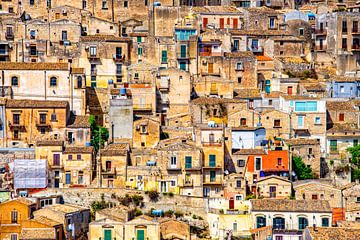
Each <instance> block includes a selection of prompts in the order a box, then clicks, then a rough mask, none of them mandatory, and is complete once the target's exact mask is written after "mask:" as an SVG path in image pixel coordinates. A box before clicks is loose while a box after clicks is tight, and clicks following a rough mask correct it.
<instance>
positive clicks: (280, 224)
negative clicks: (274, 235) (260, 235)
mask: <svg viewBox="0 0 360 240" xmlns="http://www.w3.org/2000/svg"><path fill="white" fill-rule="evenodd" d="M273 228H274V229H285V219H284V218H282V217H276V218H274V219H273Z"/></svg>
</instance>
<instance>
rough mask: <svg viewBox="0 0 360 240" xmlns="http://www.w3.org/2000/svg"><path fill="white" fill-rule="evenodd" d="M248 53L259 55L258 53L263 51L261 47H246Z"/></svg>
mask: <svg viewBox="0 0 360 240" xmlns="http://www.w3.org/2000/svg"><path fill="white" fill-rule="evenodd" d="M248 51H252V52H256V53H259V52H262V51H263V48H262V47H255V46H251V47H248Z"/></svg>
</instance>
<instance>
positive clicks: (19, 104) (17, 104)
mask: <svg viewBox="0 0 360 240" xmlns="http://www.w3.org/2000/svg"><path fill="white" fill-rule="evenodd" d="M68 105H69V104H68V102H67V101H49V100H30V99H16V100H15V99H8V100H7V101H6V108H66V107H68Z"/></svg>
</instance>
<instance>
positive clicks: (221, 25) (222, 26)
mask: <svg viewBox="0 0 360 240" xmlns="http://www.w3.org/2000/svg"><path fill="white" fill-rule="evenodd" d="M223 28H224V19H223V18H220V29H223Z"/></svg>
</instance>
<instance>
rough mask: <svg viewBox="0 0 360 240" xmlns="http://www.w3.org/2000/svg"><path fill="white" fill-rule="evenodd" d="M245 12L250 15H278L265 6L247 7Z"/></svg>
mask: <svg viewBox="0 0 360 240" xmlns="http://www.w3.org/2000/svg"><path fill="white" fill-rule="evenodd" d="M245 11H248V12H250V13H271V14H276V13H279V12H277V11H275V10H274V9H272V8H268V7H265V6H262V7H249V8H245Z"/></svg>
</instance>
